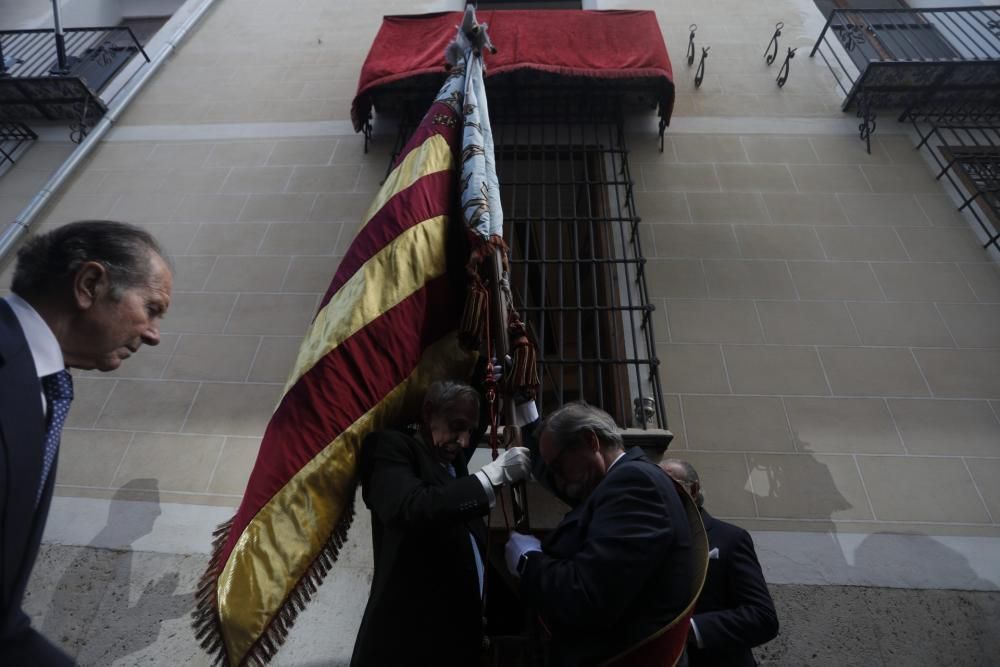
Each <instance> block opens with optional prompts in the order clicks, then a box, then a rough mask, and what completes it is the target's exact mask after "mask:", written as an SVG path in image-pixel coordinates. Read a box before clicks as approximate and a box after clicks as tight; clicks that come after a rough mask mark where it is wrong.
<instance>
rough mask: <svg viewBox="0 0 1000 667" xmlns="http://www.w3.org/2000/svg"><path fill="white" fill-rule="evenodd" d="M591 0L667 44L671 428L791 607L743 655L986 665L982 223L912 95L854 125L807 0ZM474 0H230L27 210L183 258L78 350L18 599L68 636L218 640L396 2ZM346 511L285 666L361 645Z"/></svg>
mask: <svg viewBox="0 0 1000 667" xmlns="http://www.w3.org/2000/svg"><path fill="white" fill-rule="evenodd" d="M200 4H201V3H200V2H195V0H190V1H189V2H188V3H186V4H185V5H184V6H183V7H182V8H181V9H180V10H179V11H178V14H177V15H176V16H175V18H174V19H172V20H171V21H168V22H167V23H166V26H165V27H164V28H163V29H162V30H161V32H160V33H158V34H157V35H156V36H155V37H153V38H152V40H151V41H150V43H149V45H147V48H148V50H149V51H150V53H151V54H152V52H154V51H155V50H156V48H157V47H158V46H163V45H164V44H167V43H168V42H167V40H168V38H169V36H170V34H171V29H175V28H176V27H178V25H179V24H180V23H181V22H182V20H183V18H184V15H185V14H186V13H187V14H190V13H191V12H192V11H194V10H195V9H196V5H200ZM583 4H584V6H585V8H587V9H618V8H629V9H636V8H643V9H652V10H654V11H655V12H656V16H657V19H658V21H659V24H660V27H661V29H662V31H663V36H664V39H665V42H666V44H667V47H668V49H669V52H670V56H671V60H672V63H673V69H674V82H675V86H676V102H675V109H674V115H673V118H672V120H671V123H670V126H669V128H668V129H667V131H666V135H665V140H664V142H663V150H662V151H661V150H660V147H659V140H658V137H657V124H656V118H655V115H654V114H653V113H652V112H650V113H648V114H643V113H634V114H631V115H629V117H628V118H627V119H626V121H625V129H626V136H625V142H624V143H625V146H626V147H627V156H628V160H629V165H630V173H631V180H632V189H633V193H632V195H633V197H634V202H635V207H636V211H637V213H638V215H639V216H641V218H642V222H641V224H640V226H639V229H640V233H641V234H642V248H643V251H644V257H645V259H646V264H645V278H646V284H647V286H648V296H649V300H650V302H651V303H652V304H653V305H654V306H655V310H654V311H653V314H652V317H653V318H654V320H653V322H654V327H653V330H654V331H655V335H656V338H655V341H653V348H654V349H653V350H652V351H651V352H650V354H651V355H652V356H653V357H654V358H656V359H658V360H659V371H658V372H659V377H658V379H659V384H660V386H661V387H662V396H663V401H664V405H665V408H666V421H667V426H668V427H669V429H670V430H671V431H672V433H673V435H674V439H673V441H672V443H671V444H670V448H669V454H670V455H671V456H676V457H680V458H684V459H687V460H689V461H690V462H691V463H693V464H694V465H695V466H696V467H697V469H698V470H699V472H700V475H701V477H702V481H703V485H704V487H705V493H706V498H707V500H706V506H707V507H708V508H709V509H710V510H711V511H712V512H713V514H715V515H716V516H718V517H720V518H723V519H726V520H729V521H732V522H734V523H737V524H739V525H741V526H743V527H745V528H747V529H749V530H750V531H751V532H752V534H753V535H754V538H755V541H756V543H757V548H758V552H759V554H760V557H761V561H762V564H763V565H764V569H765V575H766V576H767V579H768V581H769V582H770V583H771V584H772V586H773V590H774V593H775V597H776V599H777V601H778V604H779V615H780V616H781V621H782V623H783V631H782V636H780V637H779V639H777V640H775V642H773V643H772V644H771V645H769V646H767V647H765V648H764V649H762V650H761V651H760V653H759V658H760V659H761V661H762V662H763V663H765V664H783V665H785V664H787V665H799V664H884V665H892V664H952V663H953V664H987V663H988V662H989V658H988V656H989V655H994V656H995V655H996V654H997V651H998V649H1000V647H998V644H997V641H998V640H997V638H996V637H995V633H993V634H991V633H990V632H988V631H987V630H988V628H989V627H990V624H991V623H992V625H993V627H994V628H995V626H996V620H997V618H1000V596H998V594H997V592H996V591H997V590H998V589H1000V484H998V481H1000V268H998V255H997V252H996V250H995V249H984V248H983V247H982V244H983V243H984V240H983V239H982V238H981V234H982V232H981V230H980V229H978V228H977V227H976V226H975V224H974V223H973V222H972V221H971V218H970V214H969V212H968V211H964V212H959V211H958V210H957V209H958V206H959V204H960V203H961V195H960V194H959V193H958V192H956V191H954V190H953V189H951V188H950V187H946V185H945V184H944V183H943V182H942V181H939V180H937V179H935V175H936V173H937V170H936V169H935V167H934V165H933V163H932V162H931V161H930V159H929V157H928V154H927V153H926V152H925V151H922V150H916V149H915V145H916V143H917V140H916V138H915V135H914V133H913V130H912V127H911V126H910V125H908V124H904V123H898V122H896V120H895V117H894V116H893V114H891V113H884V114H881V115H880V116H879V117H878V119H877V122H878V127H877V130H876V131H875V132H874V134H872V136H871V141H870V152H869V151H868V150H866V148H867V147H866V143H865V142H864V141H862V140H861V139H860V138H859V136H858V124H859V122H860V121H859V120H858V119H857V118H856V117H855V114H854V113H853V111H852V112H848V113H845V112H844V111H843V110H842V108H841V103H842V101H843V93H842V92H841V91H840V89H839V88H838V86H837V82H836V81H835V79H834V77H833V75H832V74H831V72H830V69H829V68H828V67H827V66H826V64H825V63H824V62H823V61H822V60H820V59H819V58H810V57H809V50H810V49H811V48H812V46H813V45H814V43H815V42H816V40H817V38H818V36H819V34H820V32H821V31H822V30H823V27H824V24H825V22H826V19H825V17H824V15H823V13H822V12H821V11H820V10H819V9H818V8H817V7H816V6H815V5H814V4H813V3H812V2H811V1H809V0H774V1H772V2H767V3H752V2H745V1H743V0H702V1H700V2H694V1H693V0H659V1H656V0H654V1H649V2H630V3H621V2H613V1H610V0H595V1H594V2H585V3H583ZM965 4H968V3H965ZM458 9H461V3H456V2H451V1H450V0H449V1H440V0H439V1H434V2H380V3H373V4H370V5H367V6H361V5H358V4H357V3H350V2H346V1H343V0H323V1H322V2H320V1H318V0H302V1H300V2H295V3H280V2H273V1H272V0H216V1H215V2H213V3H211V8H210V9H209V10H208V11H207V13H205V14H204V16H202V17H201V18H200V20H199V21H198V22H197V24H196V25H195V26H194V27H193V28H192V30H191V31H190V32H189V34H188V35H187V37H186V38H185V39H184V40H183V41H182V42H180V43H179V44H178V45H177V47H176V50H175V52H174V53H173V54H172V56H171V57H170V58H169V60H168V61H167V62H166V64H165V65H164V66H163V67H162V68H161V69H160V70H159V71H158V72H157V73H156V74H155V76H154V77H153V78H151V79H150V80H149V82H148V84H146V85H145V87H143V88H142V90H141V91H139V92H138V94H137V95H136V96H135V98H134V99H133V101H132V102H131V104H130V105H129V106H128V107H127V109H125V111H124V113H123V115H122V116H121V117H120V119H119V120H118V121H117V122H116V123H115V124H114V127H113V128H112V129H111V130H110V131H109V132H108V133H107V134H106V135H105V136H104V137H103V138H102V140H101V142H100V144H99V145H98V146H97V148H96V149H95V150H94V151H93V153H92V154H90V155H89V156H88V157H87V158H86V159H85V160H84V162H83V163H82V164H81V165H80V166H79V168H78V169H77V170H76V171H75V172H74V174H73V175H72V176H71V178H70V179H69V180H68V181H67V182H66V183H65V185H64V186H63V187H62V188H60V189H59V190H58V191H57V192H56V193H54V195H53V197H52V199H51V202H50V203H49V205H48V206H47V207H46V208H45V209H44V210H43V211H42V212H41V213H40V215H38V216H37V217H36V218H35V220H34V222H33V227H32V232H37V231H45V230H47V229H51V228H52V227H55V226H58V225H60V224H64V223H66V222H69V221H72V220H76V219H81V218H111V219H121V220H125V221H130V222H134V223H137V224H140V225H141V226H143V227H144V228H146V229H148V230H149V231H150V232H152V233H153V234H154V235H155V236H156V237H157V238H158V239H159V240H160V241H161V242H162V243H163V244H164V245H165V246H166V248H167V249H168V251H169V252H170V253H171V254H172V256H173V261H174V263H175V266H176V271H175V287H174V289H175V294H174V299H173V304H172V306H171V308H170V311H169V313H168V315H167V317H166V319H165V320H164V323H163V331H164V335H163V341H162V343H161V344H160V345H159V346H158V347H156V348H150V349H144V350H142V351H141V353H140V354H138V355H137V356H136V357H135V358H134V359H131V360H129V362H128V363H126V364H125V365H124V366H123V367H122V368H121V369H120V370H119V371H116V372H115V373H112V374H107V375H103V374H97V373H80V374H78V375H77V377H76V386H77V399H76V400H75V402H74V405H73V409H72V411H71V414H70V417H69V422H68V428H67V430H66V431H65V433H64V436H63V442H62V450H61V456H60V461H59V469H58V477H57V487H56V498H55V499H54V501H53V507H52V511H51V515H50V518H49V528H48V531H47V537H46V543H47V546H44V547H43V549H44V551H43V554H42V555H41V557H40V559H39V563H38V565H36V571H35V577H34V581H33V583H32V587H31V589H30V595H29V598H28V600H27V607H28V609H29V611H30V612H31V614H32V616H33V618H34V619H35V622H36V624H38V625H39V627H41V628H42V630H43V631H44V632H45V633H46V634H47V635H49V636H50V637H52V638H53V639H54V640H55V641H57V642H60V643H62V645H63V646H65V647H66V649H67V650H69V651H71V652H73V653H74V654H76V655H78V658H79V660H80V661H81V663H82V664H92V665H109V664H116V665H131V664H140V663H141V664H164V665H166V664H199V661H207V658H205V657H204V656H202V655H201V653H200V651H199V649H198V648H197V646H196V644H195V642H194V640H193V637H192V635H191V631H190V619H189V617H188V616H187V614H188V612H189V610H190V608H191V606H192V604H193V590H194V586H195V582H196V580H197V578H198V576H200V573H201V571H202V569H203V567H204V564H205V562H206V554H207V552H208V549H209V545H210V541H211V540H210V535H211V530H212V528H213V527H214V525H215V524H217V523H219V522H221V521H224V520H225V519H227V518H229V516H230V515H231V514H232V511H233V508H235V506H236V505H237V504H238V503H239V501H240V498H241V495H242V492H243V489H244V486H245V484H246V480H247V477H248V475H249V472H250V469H251V467H252V465H253V461H254V457H255V454H256V451H257V448H258V446H259V443H260V438H261V436H262V433H263V430H264V427H265V426H266V423H267V419H268V417H269V415H270V413H271V410H272V409H273V407H274V405H275V404H276V402H277V400H278V398H279V396H280V395H281V391H282V387H283V385H284V382H285V380H286V378H287V374H288V371H289V369H290V367H291V365H292V362H293V360H294V356H295V354H296V352H297V349H298V345H299V342H300V340H301V337H302V335H303V333H304V332H305V329H306V326H307V325H308V323H309V321H310V318H311V316H312V315H313V313H314V311H315V308H316V305H317V303H318V301H319V299H320V297H321V295H322V293H323V292H324V291H325V289H326V287H327V284H328V282H329V280H330V277H331V276H332V274H333V271H334V270H335V268H336V266H337V264H338V261H339V258H340V257H341V256H342V255H343V253H344V251H345V249H346V247H347V245H348V244H349V243H350V240H351V238H352V236H353V233H354V231H355V229H356V226H357V224H358V222H359V221H360V219H361V216H362V215H363V213H364V211H365V210H366V209H367V207H368V205H369V204H370V202H371V200H372V198H373V196H374V193H375V192H376V191H377V189H378V187H379V183H380V181H381V179H382V178H383V175H384V174H385V171H386V167H387V164H388V160H389V157H390V155H391V154H392V151H393V148H394V146H393V144H394V139H395V136H396V129H397V128H396V123H395V121H394V120H393V119H392V118H383V117H378V116H376V118H375V123H374V134H373V138H372V141H371V142H370V145H369V147H368V150H367V152H365V141H364V139H363V137H362V136H361V135H358V134H355V133H354V131H353V128H352V126H351V122H350V106H351V100H352V98H353V97H354V93H355V89H356V86H357V83H358V76H359V72H360V69H361V65H362V63H363V62H364V59H365V56H366V54H367V52H368V48H369V47H370V45H371V43H372V40H373V38H374V37H375V34H376V32H377V30H378V28H379V26H380V23H381V19H382V16H383V15H387V14H401V13H406V14H411V13H423V12H433V11H443V10H458ZM778 22H782V23H783V28H782V30H781V35H780V37H779V50H778V58H777V59H776V60H775V62H774V63H773V64H772V65H770V66H769V65H768V64H767V63H766V62H765V60H764V53H765V50H766V48H767V46H768V40H769V39H770V38H771V36H772V34H773V33H774V31H775V25H776V24H777V23H778ZM694 24H696V25H697V29H696V32H695V36H694V43H695V45H696V48H697V51H696V53H697V56H699V57H700V55H701V48H702V47H710V51H709V52H708V56H707V58H706V60H705V73H704V79H703V81H702V83H701V85H700V86H698V87H696V86H695V83H694V78H695V73H696V68H697V65H698V59H697V58H696V59H695V62H694V64H693V65H691V66H689V65H688V64H687V59H686V57H685V52H686V49H687V46H688V41H689V37H690V28H689V27H690V26H692V25H694ZM3 27H4V26H2V25H0V28H3ZM497 46H498V48H500V49H503V48H504V45H503V44H502V43H498V44H497ZM788 47H792V48H797V49H798V52H797V53H796V54H795V55H794V57H793V58H792V59H791V60H790V61H789V63H788V65H789V72H788V80H787V82H786V83H785V85H783V86H781V87H779V86H778V85H777V84H776V81H775V79H776V77H777V76H778V73H779V69H780V67H781V65H782V62H783V61H784V59H785V56H786V55H787V49H788ZM580 48H582V49H586V48H587V47H586V45H585V44H581V45H580ZM487 62H488V59H487ZM72 149H73V147H72V146H71V145H69V144H68V143H66V142H65V131H64V130H63V129H61V128H57V127H46V128H43V129H42V130H41V131H40V140H39V141H37V142H35V144H34V145H32V146H31V147H30V148H29V149H28V150H27V151H26V152H24V154H23V156H22V157H21V158H20V159H19V160H18V162H17V164H16V166H15V167H14V168H13V169H11V170H9V171H8V172H7V173H6V174H4V175H3V176H0V211H2V212H3V215H4V217H5V218H7V219H13V218H14V217H15V216H16V215H18V213H19V212H20V211H21V210H22V209H23V208H24V207H25V206H26V205H27V204H28V202H29V201H30V200H31V198H32V197H33V196H34V195H35V194H36V193H37V192H38V190H39V188H40V187H42V185H44V183H45V182H46V180H47V179H48V178H49V176H50V174H51V173H52V170H53V169H54V168H55V167H57V166H58V165H59V164H60V163H61V162H62V161H63V159H64V158H65V156H66V155H68V154H69V152H70V151H71V150H72ZM501 176H503V174H501ZM6 221H7V220H4V222H6ZM11 259H12V257H11V256H7V257H4V258H2V260H0V261H2V264H0V267H2V269H3V273H2V280H0V286H2V289H4V290H6V289H7V287H8V285H9V276H10V273H11V271H12V262H11ZM581 344H582V343H581ZM362 509H363V508H361V507H359V513H358V519H357V522H356V525H355V528H354V531H353V537H352V539H351V541H350V543H349V545H348V548H347V549H345V551H344V552H343V554H342V557H341V561H340V563H339V564H338V566H337V569H336V571H335V572H334V573H333V574H331V576H330V577H329V578H328V581H327V583H326V584H325V585H324V588H323V590H322V594H321V596H320V598H319V599H317V600H316V601H315V602H314V604H313V606H312V607H311V608H310V609H309V610H307V612H306V613H305V614H303V615H302V616H301V618H300V621H299V623H298V625H297V626H296V629H295V630H294V631H293V633H292V635H291V636H290V638H289V640H288V643H287V645H286V647H285V648H284V649H283V650H282V652H281V654H280V655H279V658H278V660H277V662H278V664H287V665H304V664H327V663H328V662H332V663H334V664H341V663H344V664H346V660H348V659H349V656H350V651H351V647H352V646H353V641H354V633H355V631H356V628H357V625H358V623H359V622H360V617H361V613H362V611H363V609H364V602H365V597H366V595H367V589H368V583H369V581H370V568H371V562H370V560H371V559H370V538H369V533H368V524H367V521H366V517H365V512H364V511H360V510H362ZM942 615H943V616H946V617H947V618H950V619H952V620H953V622H954V624H953V625H949V626H947V627H942V626H940V625H939V624H938V622H939V621H940V616H942ZM991 619H992V620H991ZM956 628H957V629H956ZM956 636H957V637H958V641H956ZM956 653H958V655H956Z"/></svg>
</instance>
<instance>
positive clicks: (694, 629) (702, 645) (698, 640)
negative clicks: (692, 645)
mask: <svg viewBox="0 0 1000 667" xmlns="http://www.w3.org/2000/svg"><path fill="white" fill-rule="evenodd" d="M691 632H693V633H694V640H695V642H696V643H697V644H698V648H705V642H703V641H701V633H700V632H698V624H697V623H695V622H694V619H693V618H692V619H691Z"/></svg>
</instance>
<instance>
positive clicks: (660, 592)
mask: <svg viewBox="0 0 1000 667" xmlns="http://www.w3.org/2000/svg"><path fill="white" fill-rule="evenodd" d="M535 431H536V433H537V435H538V441H537V454H538V456H539V458H540V460H541V462H542V463H544V469H543V470H539V469H536V471H535V474H536V476H540V477H541V479H540V481H542V482H543V483H544V484H546V485H547V486H548V487H549V488H550V489H552V490H553V491H555V492H556V494H557V495H559V496H560V497H561V498H563V499H565V500H567V501H568V502H569V503H570V504H571V505H572V507H573V509H572V510H571V511H570V512H569V513H568V514H566V516H565V518H564V519H563V520H562V522H561V523H560V524H559V525H558V526H557V527H556V528H555V530H553V531H552V532H551V533H549V534H548V536H547V537H546V538H545V541H544V542H539V541H538V540H537V539H536V538H534V537H532V536H530V535H520V534H518V533H513V534H512V535H511V538H510V540H509V541H508V543H507V547H506V553H505V555H506V562H507V567H508V569H510V571H511V573H512V574H514V575H515V576H519V577H520V578H521V585H520V591H521V599H522V600H523V601H524V602H525V604H526V605H527V606H529V607H530V608H532V609H534V610H536V611H537V612H538V613H539V615H540V616H541V618H542V619H543V620H544V621H545V626H546V627H547V628H548V629H549V631H550V632H551V634H552V642H551V646H550V650H549V660H550V661H549V664H550V665H551V666H552V667H584V666H587V665H596V664H598V663H600V662H602V661H604V660H606V659H608V658H611V657H614V656H617V655H619V654H621V653H623V652H624V651H626V650H628V649H629V648H630V647H632V646H635V645H636V644H637V643H639V642H640V641H642V640H644V639H645V638H647V637H649V636H650V635H652V634H653V633H654V632H656V631H658V630H659V629H660V628H662V627H663V626H665V625H666V624H667V623H668V622H669V621H671V619H673V618H675V617H676V616H677V615H678V614H679V613H680V612H681V611H682V610H683V609H684V608H685V606H686V605H687V601H688V600H689V598H690V594H691V590H690V589H691V585H692V576H693V573H694V553H693V548H692V537H691V530H690V528H689V526H688V521H687V514H686V513H685V510H684V506H683V505H682V503H681V499H680V496H678V494H677V491H676V490H675V489H674V485H673V482H671V481H670V479H669V478H668V477H667V476H666V475H664V474H663V471H662V470H660V469H659V468H658V467H657V466H656V465H654V464H653V463H652V462H650V461H649V459H647V458H646V456H645V455H644V454H643V453H642V450H641V449H640V448H638V447H633V448H631V449H629V450H628V451H625V448H624V446H623V441H622V437H621V434H620V433H619V431H618V427H617V425H616V424H615V422H614V420H613V419H612V418H611V416H610V415H608V414H607V413H606V412H604V411H603V410H599V409H597V408H595V407H592V406H589V405H587V404H586V403H569V404H567V405H565V406H563V407H562V408H560V409H558V410H556V411H555V412H553V413H552V414H550V415H549V416H548V417H547V418H546V419H545V421H544V422H543V423H542V424H541V426H539V427H538V428H537V429H535ZM532 453H536V446H535V445H534V444H533V445H532ZM540 473H541V474H540Z"/></svg>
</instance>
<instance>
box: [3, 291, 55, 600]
mask: <svg viewBox="0 0 1000 667" xmlns="http://www.w3.org/2000/svg"><path fill="white" fill-rule="evenodd" d="M40 396H41V384H40V383H39V381H38V374H37V372H36V371H35V362H34V360H33V359H32V358H31V351H30V350H29V349H28V342H27V341H26V340H25V338H24V333H23V332H22V330H21V325H20V324H18V322H17V318H15V317H14V312H13V311H12V310H11V308H10V306H8V305H7V303H6V302H5V301H3V300H2V299H0V434H2V437H0V443H2V447H3V448H4V449H6V451H5V452H3V456H4V458H5V463H6V466H7V471H6V477H7V479H6V488H5V489H4V491H5V493H6V496H5V497H4V498H3V526H4V534H3V544H4V548H3V554H2V555H0V557H2V558H3V577H2V578H3V587H4V598H5V599H6V598H7V597H8V596H9V594H10V588H11V587H12V586H13V585H14V582H15V581H16V577H17V573H18V572H19V571H20V569H21V559H22V557H23V555H24V553H25V550H26V542H27V541H29V540H30V539H31V536H32V534H33V533H34V527H35V521H36V519H37V518H38V517H37V512H36V511H35V498H36V495H37V493H38V482H39V479H40V478H41V474H42V457H43V455H44V452H43V451H42V447H43V445H42V443H43V440H44V438H45V419H44V415H43V414H42V401H41V397H40ZM43 504H44V499H43Z"/></svg>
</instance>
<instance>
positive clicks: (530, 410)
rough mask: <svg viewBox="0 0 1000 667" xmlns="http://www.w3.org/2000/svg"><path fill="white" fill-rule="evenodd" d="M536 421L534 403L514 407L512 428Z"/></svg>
mask: <svg viewBox="0 0 1000 667" xmlns="http://www.w3.org/2000/svg"><path fill="white" fill-rule="evenodd" d="M537 419H538V408H537V407H536V406H535V402H534V401H525V402H524V403H521V404H520V405H515V406H514V426H525V425H527V424H530V423H531V422H533V421H535V420H537Z"/></svg>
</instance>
